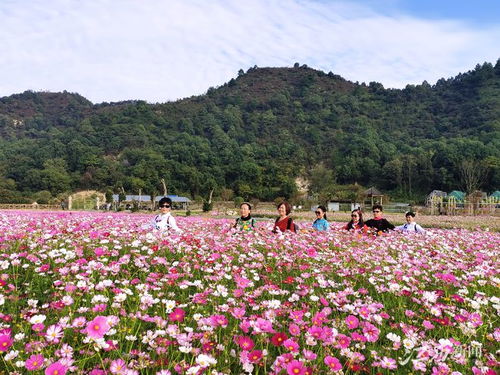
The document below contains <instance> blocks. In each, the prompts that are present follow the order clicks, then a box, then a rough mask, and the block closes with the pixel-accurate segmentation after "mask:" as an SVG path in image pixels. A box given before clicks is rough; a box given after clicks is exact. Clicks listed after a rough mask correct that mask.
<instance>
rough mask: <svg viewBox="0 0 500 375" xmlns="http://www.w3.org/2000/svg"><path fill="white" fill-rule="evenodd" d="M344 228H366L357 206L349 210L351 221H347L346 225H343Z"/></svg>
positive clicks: (357, 229) (354, 229)
mask: <svg viewBox="0 0 500 375" xmlns="http://www.w3.org/2000/svg"><path fill="white" fill-rule="evenodd" d="M344 229H345V230H353V231H359V230H366V229H367V226H366V225H365V222H364V221H363V213H362V212H361V210H360V209H359V208H356V209H355V210H352V211H351V221H350V222H348V223H347V225H346V226H345V227H344Z"/></svg>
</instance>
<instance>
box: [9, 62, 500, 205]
mask: <svg viewBox="0 0 500 375" xmlns="http://www.w3.org/2000/svg"><path fill="white" fill-rule="evenodd" d="M464 161H465V162H468V163H473V165H475V166H477V168H479V169H481V171H482V178H481V179H482V188H483V190H486V191H492V190H495V189H498V188H499V187H500V60H499V61H497V63H496V65H494V66H493V65H492V64H489V63H485V64H483V65H478V66H477V67H476V68H475V69H474V70H472V71H470V72H467V73H463V74H459V75H458V76H456V77H454V78H450V79H441V80H439V81H438V82H437V83H436V84H435V85H430V84H428V83H426V82H424V83H423V84H421V85H416V86H415V85H408V86H407V87H406V88H405V89H403V90H396V89H385V88H384V87H383V86H382V85H381V84H379V83H370V84H369V85H365V84H358V83H353V82H349V81H346V80H344V79H343V78H342V77H340V76H338V75H335V74H332V73H328V74H326V73H324V72H321V71H317V70H313V69H310V68H308V67H306V66H299V65H298V64H296V65H295V66H294V67H293V68H257V67H254V68H251V69H249V70H248V71H247V72H243V71H240V72H239V74H238V77H237V78H235V79H232V80H231V81H229V82H228V83H227V84H225V85H223V86H221V87H218V88H210V89H209V90H208V91H207V94H206V95H203V96H196V97H194V96H193V97H191V98H187V99H183V100H180V101H177V102H169V103H164V104H148V103H146V102H144V101H133V102H122V103H111V104H109V103H102V104H97V105H94V104H92V103H91V102H89V101H88V100H86V99H85V98H83V97H82V96H80V95H78V94H71V93H67V92H64V93H46V92H38V93H35V92H24V93H22V94H16V95H12V96H9V97H3V98H0V201H3V202H5V201H15V200H21V199H22V197H28V196H33V195H35V196H36V194H40V193H39V192H40V191H50V194H51V195H52V196H56V195H57V194H60V193H64V192H68V191H73V190H78V189H100V190H103V191H104V190H113V191H115V192H116V191H118V189H120V188H121V187H123V188H124V189H125V191H127V192H130V193H136V192H137V191H138V190H139V188H140V189H142V192H143V193H149V194H151V193H156V192H160V191H162V189H161V183H160V179H162V178H164V179H165V181H166V183H167V185H168V188H169V193H177V194H182V195H189V196H191V197H195V196H199V195H202V196H206V195H207V193H208V191H210V190H211V189H212V188H214V189H215V193H216V194H220V193H221V192H222V190H223V189H231V190H232V191H233V192H234V194H235V195H238V196H242V197H244V198H245V199H249V198H258V199H262V200H272V199H274V198H276V197H277V196H283V197H291V196H293V195H294V193H295V192H296V186H295V179H296V178H297V177H302V178H305V179H308V180H309V181H311V183H312V185H311V192H315V193H319V194H323V195H325V194H326V195H330V196H332V197H333V196H335V194H336V191H338V190H339V189H340V188H339V185H347V184H353V183H357V184H359V185H362V186H372V185H374V186H376V187H378V188H379V189H381V190H383V191H386V192H389V193H391V194H392V195H393V196H399V197H408V198H413V199H417V198H418V197H422V196H423V195H424V194H426V193H428V192H429V191H431V190H433V189H440V190H445V191H450V190H453V189H457V188H461V187H462V182H463V181H462V180H463V179H462V177H461V173H460V170H461V166H462V165H463V163H464ZM46 194H47V193H45V195H46ZM226 194H227V190H226Z"/></svg>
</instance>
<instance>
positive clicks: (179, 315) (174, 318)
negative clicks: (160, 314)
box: [168, 308, 186, 322]
mask: <svg viewBox="0 0 500 375" xmlns="http://www.w3.org/2000/svg"><path fill="white" fill-rule="evenodd" d="M185 316H186V312H185V311H184V310H183V309H179V308H177V309H174V311H172V312H171V313H170V315H169V316H168V318H169V319H170V321H171V322H182V321H183V320H184V317H185Z"/></svg>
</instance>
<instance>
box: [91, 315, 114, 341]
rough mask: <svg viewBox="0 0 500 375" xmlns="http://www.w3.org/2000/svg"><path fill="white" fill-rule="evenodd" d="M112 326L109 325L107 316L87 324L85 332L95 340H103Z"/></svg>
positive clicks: (99, 317) (97, 317) (98, 317)
mask: <svg viewBox="0 0 500 375" xmlns="http://www.w3.org/2000/svg"><path fill="white" fill-rule="evenodd" d="M109 329H110V326H109V324H108V320H107V319H106V317H105V316H101V315H99V316H96V317H95V318H94V320H91V321H90V322H88V323H87V328H86V329H85V331H86V332H87V335H88V336H89V337H92V338H94V339H102V338H103V337H104V335H105V334H106V332H108V331H109Z"/></svg>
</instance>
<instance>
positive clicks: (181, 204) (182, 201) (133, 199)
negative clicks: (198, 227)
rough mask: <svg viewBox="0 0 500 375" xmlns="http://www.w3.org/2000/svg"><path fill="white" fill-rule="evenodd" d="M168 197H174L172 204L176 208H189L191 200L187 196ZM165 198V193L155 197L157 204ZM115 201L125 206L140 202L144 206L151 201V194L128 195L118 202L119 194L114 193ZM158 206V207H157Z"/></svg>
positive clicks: (172, 197)
mask: <svg viewBox="0 0 500 375" xmlns="http://www.w3.org/2000/svg"><path fill="white" fill-rule="evenodd" d="M167 197H168V198H170V199H172V205H173V207H172V208H174V209H181V210H187V209H188V208H189V204H190V203H191V200H190V199H189V198H186V197H180V196H178V195H167ZM162 198H163V195H158V196H156V197H155V199H154V202H155V206H156V205H157V203H158V202H159V201H160V199H162ZM113 202H115V203H116V204H118V203H120V204H123V205H125V207H127V206H130V207H131V205H132V204H134V203H137V204H139V206H140V207H144V206H146V205H148V204H150V203H151V195H126V196H125V200H124V201H122V202H118V194H113ZM155 208H156V207H155Z"/></svg>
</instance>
